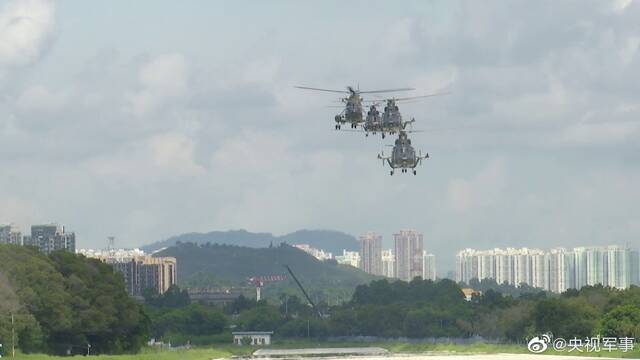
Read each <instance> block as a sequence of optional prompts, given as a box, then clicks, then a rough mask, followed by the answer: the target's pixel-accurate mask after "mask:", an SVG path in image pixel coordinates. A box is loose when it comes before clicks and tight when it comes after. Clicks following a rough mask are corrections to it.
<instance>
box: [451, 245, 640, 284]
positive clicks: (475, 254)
mask: <svg viewBox="0 0 640 360" xmlns="http://www.w3.org/2000/svg"><path fill="white" fill-rule="evenodd" d="M471 279H478V280H483V279H494V280H495V281H496V282H497V283H499V284H502V283H505V282H506V283H508V284H510V285H514V286H519V285H520V284H527V285H529V286H533V287H537V288H540V289H544V290H547V291H552V292H557V293H560V292H563V291H565V290H567V289H580V288H581V287H583V286H586V285H597V284H600V285H603V286H609V287H613V288H618V289H624V288H627V287H629V286H630V285H633V284H640V261H639V256H638V250H635V249H630V248H626V247H621V246H594V247H577V248H574V249H572V250H570V249H565V248H556V249H551V250H549V251H543V250H540V249H528V248H521V249H514V248H507V249H493V250H484V251H479V250H474V249H466V250H463V251H460V252H459V253H458V254H457V256H456V280H457V281H459V282H460V281H462V282H465V283H467V284H468V283H469V281H470V280H471Z"/></svg>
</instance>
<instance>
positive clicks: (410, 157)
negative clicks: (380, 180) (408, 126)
mask: <svg viewBox="0 0 640 360" xmlns="http://www.w3.org/2000/svg"><path fill="white" fill-rule="evenodd" d="M428 158H429V154H428V153H427V154H426V155H425V156H422V152H420V153H419V154H416V150H415V149H414V148H413V146H412V145H411V140H410V139H409V137H408V136H407V131H404V130H400V132H399V133H398V138H397V139H396V141H395V144H394V145H393V150H392V152H391V156H384V152H382V154H378V159H380V160H382V165H383V166H384V163H385V161H386V162H387V163H388V164H389V166H390V167H391V175H392V176H393V173H394V171H395V169H400V170H401V171H402V172H403V173H406V172H408V171H409V170H410V169H411V170H412V171H413V175H416V174H417V172H416V167H417V166H418V165H420V164H421V163H422V160H424V159H428Z"/></svg>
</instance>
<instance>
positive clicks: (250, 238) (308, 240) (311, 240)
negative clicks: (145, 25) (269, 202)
mask: <svg viewBox="0 0 640 360" xmlns="http://www.w3.org/2000/svg"><path fill="white" fill-rule="evenodd" d="M179 242H182V243H187V242H189V243H195V244H206V243H211V244H225V245H236V246H246V247H253V248H266V247H269V246H271V245H274V246H278V245H280V243H283V242H284V243H288V244H309V245H311V246H312V247H315V248H318V249H323V250H325V251H329V252H332V253H333V254H334V255H339V254H342V250H343V249H346V250H350V251H353V250H356V249H357V248H358V242H357V240H356V238H355V237H353V236H351V235H349V234H345V233H343V232H339V231H333V230H299V231H296V232H293V233H290V234H286V235H283V236H274V235H273V234H271V233H252V232H248V231H245V230H233V231H212V232H208V233H188V234H182V235H178V236H173V237H170V238H169V239H166V240H162V241H158V242H155V243H153V244H149V245H146V246H144V247H143V250H144V251H147V252H153V251H155V250H158V249H162V248H164V247H170V246H173V245H176V244H177V243H179Z"/></svg>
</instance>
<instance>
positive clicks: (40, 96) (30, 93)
mask: <svg viewBox="0 0 640 360" xmlns="http://www.w3.org/2000/svg"><path fill="white" fill-rule="evenodd" d="M66 103H67V95H66V94H64V93H59V92H55V91H50V90H49V89H47V88H46V87H44V86H42V85H35V86H31V87H29V88H27V89H26V90H25V91H24V92H23V93H22V94H21V95H20V96H19V97H18V100H17V102H16V105H17V107H18V109H19V110H21V111H25V112H56V111H60V110H61V109H62V108H63V107H64V106H65V105H66Z"/></svg>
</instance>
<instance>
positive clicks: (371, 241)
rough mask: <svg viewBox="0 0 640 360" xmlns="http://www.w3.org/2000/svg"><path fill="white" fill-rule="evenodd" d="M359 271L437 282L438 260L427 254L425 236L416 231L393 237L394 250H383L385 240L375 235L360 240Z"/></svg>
mask: <svg viewBox="0 0 640 360" xmlns="http://www.w3.org/2000/svg"><path fill="white" fill-rule="evenodd" d="M358 240H359V242H360V252H359V255H360V262H359V267H360V269H362V270H363V271H365V272H367V273H370V274H373V275H381V276H386V277H390V278H397V279H400V280H404V281H411V280H412V279H414V278H416V277H421V278H423V279H428V280H435V279H436V260H435V256H434V255H433V254H429V253H427V252H426V251H425V250H424V240H423V235H422V234H420V233H418V232H417V231H414V230H401V231H400V232H399V233H397V234H394V235H393V240H394V249H386V250H385V249H383V241H382V236H381V235H379V234H376V233H373V232H369V233H366V234H364V235H362V236H360V238H359V239H358Z"/></svg>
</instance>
